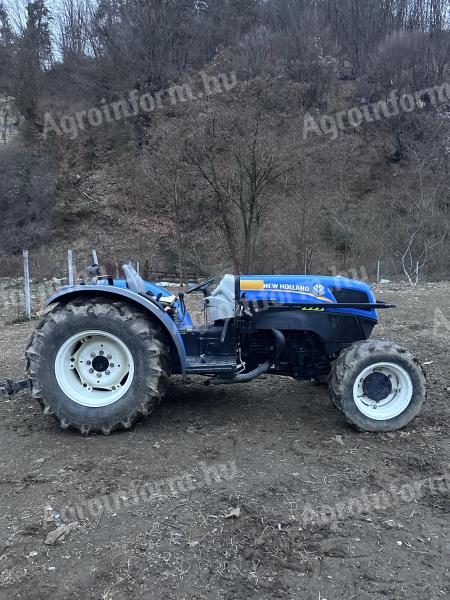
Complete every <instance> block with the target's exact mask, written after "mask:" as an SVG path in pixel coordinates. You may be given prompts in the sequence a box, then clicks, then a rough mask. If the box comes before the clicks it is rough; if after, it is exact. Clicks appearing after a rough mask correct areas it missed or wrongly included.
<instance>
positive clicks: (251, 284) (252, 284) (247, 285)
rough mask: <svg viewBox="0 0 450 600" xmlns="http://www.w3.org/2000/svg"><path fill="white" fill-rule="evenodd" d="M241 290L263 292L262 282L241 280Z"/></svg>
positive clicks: (258, 280) (260, 280)
mask: <svg viewBox="0 0 450 600" xmlns="http://www.w3.org/2000/svg"><path fill="white" fill-rule="evenodd" d="M241 290H247V291H250V290H251V291H259V290H264V281H263V280H262V279H241Z"/></svg>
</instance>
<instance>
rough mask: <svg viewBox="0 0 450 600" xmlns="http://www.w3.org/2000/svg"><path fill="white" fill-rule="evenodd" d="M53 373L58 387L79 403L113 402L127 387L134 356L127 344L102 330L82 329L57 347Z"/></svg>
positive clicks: (90, 404)
mask: <svg viewBox="0 0 450 600" xmlns="http://www.w3.org/2000/svg"><path fill="white" fill-rule="evenodd" d="M55 375H56V380H57V382H58V385H59V387H60V388H61V390H62V391H63V392H64V393H65V394H66V396H68V397H69V398H70V399H71V400H73V401H74V402H76V403H77V404H81V405H82V406H90V407H92V408H100V407H102V406H108V405H110V404H114V402H117V401H118V400H120V398H122V397H123V396H124V395H125V394H126V393H127V391H128V390H129V389H130V386H131V384H132V383H133V379H134V360H133V357H132V355H131V352H130V351H129V349H128V347H127V346H126V345H125V344H124V343H123V342H122V340H120V339H119V338H118V337H116V336H115V335H112V334H111V333H108V332H106V331H83V332H80V333H77V334H75V335H73V336H72V337H71V338H69V339H68V340H67V341H66V342H64V344H63V345H62V346H61V348H60V349H59V352H58V354H57V356H56V360H55Z"/></svg>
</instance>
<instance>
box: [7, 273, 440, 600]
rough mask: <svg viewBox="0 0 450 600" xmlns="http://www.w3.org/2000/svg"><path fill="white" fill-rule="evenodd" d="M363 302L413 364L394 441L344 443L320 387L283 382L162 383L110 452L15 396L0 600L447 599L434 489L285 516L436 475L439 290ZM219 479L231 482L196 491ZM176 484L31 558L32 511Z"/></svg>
mask: <svg viewBox="0 0 450 600" xmlns="http://www.w3.org/2000/svg"><path fill="white" fill-rule="evenodd" d="M375 288H376V289H377V296H378V298H380V299H382V300H386V301H392V302H395V303H396V304H397V306H398V308H397V310H390V311H384V312H382V314H381V324H380V326H379V327H378V328H377V330H376V336H377V337H384V338H391V339H393V340H395V341H397V342H400V343H402V344H404V345H405V346H407V347H408V348H410V349H411V350H413V351H414V352H415V353H417V354H418V356H419V357H420V359H421V360H422V361H423V362H424V363H426V370H427V374H428V385H429V398H428V403H427V405H426V407H425V409H424V410H423V412H422V413H421V414H420V415H419V417H418V418H417V419H416V420H415V421H414V422H413V423H411V424H410V425H409V427H407V428H406V429H404V430H402V431H399V432H395V433H391V434H385V435H384V434H383V435H376V434H361V433H357V432H355V431H353V430H351V429H350V428H349V427H347V425H346V424H345V422H344V420H343V417H342V416H341V414H340V413H339V412H338V411H337V410H336V409H335V408H334V407H333V406H332V404H331V402H330V400H329V398H328V393H327V390H326V389H324V388H322V387H320V386H318V385H316V384H314V383H309V382H304V383H299V382H296V381H294V380H290V379H287V378H265V379H260V380H256V381H255V382H253V383H252V384H249V385H246V386H231V387H228V388H226V387H224V388H222V387H217V388H213V389H210V388H206V387H204V386H203V385H202V381H201V379H195V380H194V381H193V382H192V383H191V384H190V385H184V384H181V383H180V381H177V380H174V381H173V384H172V385H171V388H170V391H169V393H168V396H167V398H166V399H165V401H164V402H163V403H162V404H161V406H160V407H159V409H158V410H157V411H156V413H154V414H153V415H152V416H151V417H150V418H149V419H148V420H147V421H145V422H142V423H140V424H139V425H137V426H136V427H135V428H134V429H133V430H131V431H130V432H127V433H117V434H114V435H112V436H110V437H102V436H91V437H88V438H82V437H80V436H79V435H77V434H75V433H70V432H69V433H68V432H62V431H60V429H59V426H58V425H57V423H56V422H54V421H53V420H52V419H51V418H48V417H44V416H43V415H42V414H41V412H40V409H39V408H38V406H37V405H36V404H35V403H34V402H32V401H31V399H30V397H29V396H28V395H27V394H24V393H22V395H20V396H17V397H15V398H13V399H9V400H8V399H6V400H5V399H0V403H1V405H0V411H1V420H0V469H1V478H0V506H1V508H0V599H1V600H10V599H18V598H22V599H27V600H32V599H41V598H52V599H63V598H64V599H68V598H83V599H97V600H113V599H114V600H115V599H117V600H119V599H120V600H121V599H124V598H136V599H140V598H145V599H149V600H150V599H151V600H162V599H164V600H169V599H177V600H178V599H179V600H181V599H188V598H189V599H226V600H234V599H235V600H246V599H249V600H257V599H258V600H259V599H265V598H280V599H292V600H294V599H295V600H297V599H301V600H309V599H311V600H312V599H314V600H319V599H320V600H325V599H327V600H335V599H339V600H340V599H343V600H344V599H345V600H351V599H353V598H357V599H360V600H365V599H370V600H377V599H385V598H389V599H391V598H395V599H396V600H397V599H403V598H404V599H408V600H411V599H416V598H417V599H423V600H434V599H441V598H442V599H444V598H449V597H450V576H449V564H450V531H449V512H450V501H449V495H448V491H449V490H448V487H447V489H445V486H444V487H442V486H441V487H440V488H439V489H434V490H433V489H432V488H429V487H427V486H424V487H423V489H422V493H421V494H419V495H418V496H417V497H415V496H411V497H408V496H407V495H405V494H402V495H400V496H398V495H397V496H394V495H392V496H391V499H390V500H389V501H388V502H387V505H385V506H384V507H382V508H378V509H374V508H373V507H372V508H371V506H369V507H368V508H367V510H363V511H362V512H361V511H360V510H359V511H358V510H354V511H343V513H341V514H338V516H337V517H336V514H335V516H334V517H333V518H331V519H328V520H327V519H326V518H323V519H322V520H320V519H319V521H316V522H315V523H308V522H305V520H304V518H302V516H303V517H304V515H305V514H307V513H308V511H309V510H310V509H311V508H312V509H313V510H314V511H316V512H317V511H318V512H319V514H321V515H324V514H325V512H326V511H325V512H324V509H323V507H324V506H328V507H334V506H336V505H337V504H338V503H341V504H342V503H343V504H344V505H345V506H349V504H348V502H349V500H351V499H352V498H362V497H366V496H367V494H372V493H375V492H381V491H387V490H390V489H392V487H391V486H396V489H398V488H400V487H401V486H402V485H403V484H413V485H415V484H418V483H419V484H420V482H423V481H424V480H426V479H427V478H433V477H441V476H443V475H445V474H447V475H448V473H449V469H448V465H449V456H450V436H449V433H450V424H449V416H450V407H449V403H450V374H449V357H450V352H449V350H450V343H449V336H450V330H449V327H450V284H429V285H423V286H421V287H419V288H418V289H411V288H408V287H407V286H406V285H400V284H399V285H394V284H390V285H385V286H375ZM445 319H447V321H446V320H445ZM33 325H34V324H31V325H30V324H18V325H4V326H3V325H2V329H1V334H0V344H1V346H0V348H1V350H0V352H1V355H0V377H6V376H12V377H19V376H20V375H21V374H22V372H23V366H24V365H23V361H22V360H21V357H22V354H23V351H24V347H25V344H26V340H27V338H28V335H29V333H30V331H31V329H32V327H33ZM221 464H228V466H230V465H231V466H232V474H233V476H229V477H228V478H227V479H222V480H221V481H220V482H217V481H213V480H212V481H210V482H208V481H206V480H205V476H204V470H205V469H206V468H210V467H214V466H215V465H221ZM186 473H188V474H191V475H192V477H193V481H194V485H193V486H191V490H190V491H186V492H185V493H183V492H182V491H178V492H177V493H174V494H170V493H168V494H166V495H164V494H160V495H158V496H157V497H156V498H154V499H153V500H152V501H151V502H143V501H139V502H135V503H134V504H133V505H132V506H128V508H127V509H126V510H118V511H117V512H112V513H111V512H103V513H100V514H99V517H98V519H93V518H91V517H89V518H84V519H82V520H80V521H79V523H78V526H77V527H76V528H74V529H73V530H72V531H71V532H70V533H69V535H68V536H67V538H66V540H65V541H62V542H60V543H57V544H55V545H46V544H45V543H44V542H45V540H46V536H47V534H48V533H49V530H50V529H51V528H52V527H53V528H54V527H55V526H56V524H58V522H59V521H58V516H57V515H53V517H54V521H56V524H52V523H46V519H45V518H44V516H45V514H49V513H48V512H46V508H47V509H48V507H49V506H51V507H52V509H53V510H54V511H55V512H59V511H61V510H62V509H63V508H64V507H66V506H70V505H73V504H75V503H78V504H81V505H82V504H83V503H86V502H88V501H89V500H90V499H93V498H96V497H98V496H104V495H107V494H112V493H115V492H118V491H120V490H123V489H129V488H130V485H131V484H132V482H136V485H138V486H143V485H144V484H146V483H152V482H156V481H160V480H162V479H165V478H173V477H177V476H180V475H184V474H186ZM230 473H231V471H230ZM447 483H448V479H447ZM192 488H193V489H192ZM350 504H351V503H350ZM236 508H238V509H239V511H237V512H240V514H239V516H237V517H230V518H225V517H226V515H227V514H229V513H230V511H231V510H233V509H236ZM305 511H306V512H305ZM50 520H51V519H50Z"/></svg>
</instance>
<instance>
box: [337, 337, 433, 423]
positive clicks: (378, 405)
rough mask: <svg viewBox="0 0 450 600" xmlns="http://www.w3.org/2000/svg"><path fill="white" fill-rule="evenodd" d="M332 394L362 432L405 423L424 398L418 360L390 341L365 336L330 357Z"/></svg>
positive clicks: (420, 406) (412, 416)
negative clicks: (334, 358) (368, 338)
mask: <svg viewBox="0 0 450 600" xmlns="http://www.w3.org/2000/svg"><path fill="white" fill-rule="evenodd" d="M329 390H330V396H331V399H332V401H333V402H334V404H335V406H336V407H337V408H338V409H339V410H340V411H342V412H343V413H344V416H345V418H346V420H347V422H348V423H349V424H350V425H352V426H353V427H355V428H356V429H359V430H361V431H374V432H383V431H394V430H396V429H400V428H401V427H404V426H405V425H407V424H408V423H409V422H410V421H411V420H412V419H413V418H414V417H415V416H416V415H417V414H418V413H419V411H420V409H421V408H422V406H423V403H424V402H425V400H426V382H425V373H424V371H423V369H422V367H421V365H420V363H419V361H418V360H417V359H416V358H415V357H414V356H413V355H412V354H411V353H410V352H408V351H407V350H405V349H404V348H402V347H401V346H398V345H397V344H395V343H394V342H386V341H381V340H365V341H361V342H356V343H354V344H352V345H351V346H350V347H349V348H346V349H345V350H343V351H342V352H341V353H340V355H339V356H338V358H337V359H336V360H335V361H334V363H333V365H332V369H331V376H330V386H329Z"/></svg>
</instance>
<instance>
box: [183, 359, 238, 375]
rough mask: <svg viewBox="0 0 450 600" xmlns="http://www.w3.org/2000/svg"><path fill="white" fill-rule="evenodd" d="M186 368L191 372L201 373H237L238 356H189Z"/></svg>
mask: <svg viewBox="0 0 450 600" xmlns="http://www.w3.org/2000/svg"><path fill="white" fill-rule="evenodd" d="M186 370H187V372H188V373H189V374H194V373H197V374H199V375H201V374H208V373H214V374H215V373H235V372H236V371H237V365H236V357H235V356H230V357H227V356H218V357H217V358H214V357H212V356H208V357H201V356H188V360H187V369H186Z"/></svg>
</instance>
